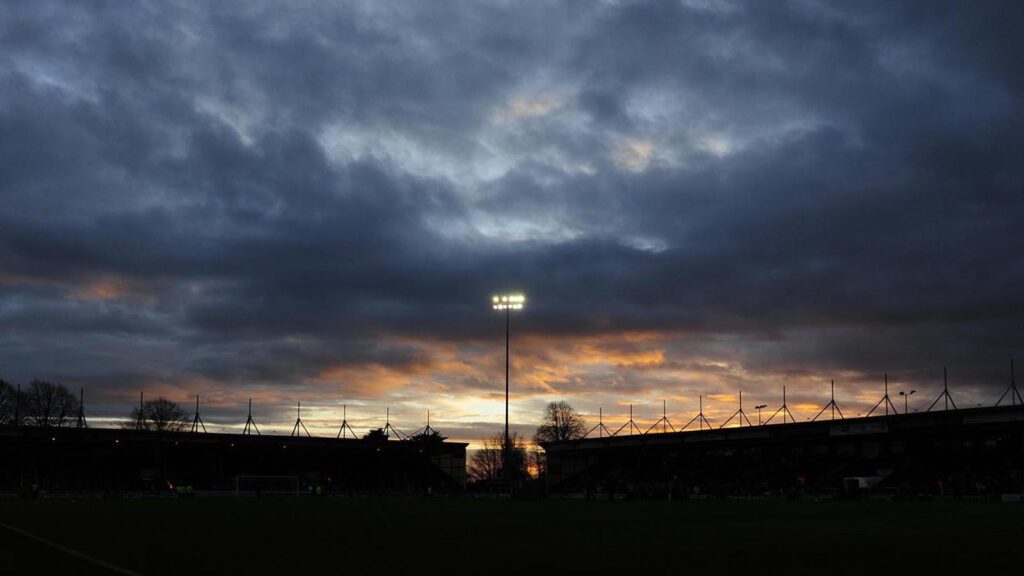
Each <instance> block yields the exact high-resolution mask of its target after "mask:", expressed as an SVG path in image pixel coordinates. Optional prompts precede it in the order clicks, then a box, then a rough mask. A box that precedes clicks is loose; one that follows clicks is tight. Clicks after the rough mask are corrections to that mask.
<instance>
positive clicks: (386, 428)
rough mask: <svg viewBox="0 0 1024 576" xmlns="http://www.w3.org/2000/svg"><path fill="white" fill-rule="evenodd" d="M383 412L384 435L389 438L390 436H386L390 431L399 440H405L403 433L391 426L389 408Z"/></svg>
mask: <svg viewBox="0 0 1024 576" xmlns="http://www.w3.org/2000/svg"><path fill="white" fill-rule="evenodd" d="M384 410H385V412H384V435H385V436H390V434H388V432H389V431H390V432H394V433H395V436H397V437H398V439H399V440H405V439H406V438H408V436H406V434H405V433H403V432H402V431H401V430H399V429H398V428H395V427H394V426H392V425H391V407H390V406H389V407H386V408H385V409H384Z"/></svg>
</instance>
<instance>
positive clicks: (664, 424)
mask: <svg viewBox="0 0 1024 576" xmlns="http://www.w3.org/2000/svg"><path fill="white" fill-rule="evenodd" d="M658 424H661V433H662V434H664V433H666V432H668V429H669V428H671V429H672V431H673V432H675V431H676V427H675V426H673V425H672V422H671V421H670V420H669V419H668V412H667V410H666V403H665V400H662V401H661V418H659V419H658V421H657V422H655V423H654V424H651V427H650V428H648V429H647V432H644V434H647V433H648V432H650V431H651V430H654V429H655V428H657V427H658Z"/></svg>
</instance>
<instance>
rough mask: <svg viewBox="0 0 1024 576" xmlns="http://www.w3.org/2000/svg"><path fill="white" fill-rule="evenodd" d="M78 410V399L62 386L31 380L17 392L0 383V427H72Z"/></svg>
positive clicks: (4, 383)
mask: <svg viewBox="0 0 1024 576" xmlns="http://www.w3.org/2000/svg"><path fill="white" fill-rule="evenodd" d="M80 408H81V405H80V404H79V399H78V397H77V396H75V394H73V393H72V392H71V390H69V389H68V387H67V386H64V385H63V384H57V383H53V382H46V381H44V380H33V381H32V382H30V383H29V385H28V386H27V387H25V388H24V389H21V390H19V389H18V388H17V387H16V386H13V385H11V384H10V383H9V382H6V381H4V380H0V425H12V424H23V425H27V426H45V427H55V428H60V427H62V426H68V425H71V424H74V423H75V421H76V419H77V418H78V412H79V409H80Z"/></svg>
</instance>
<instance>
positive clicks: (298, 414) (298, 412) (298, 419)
mask: <svg viewBox="0 0 1024 576" xmlns="http://www.w3.org/2000/svg"><path fill="white" fill-rule="evenodd" d="M300 427H301V428H302V432H305V433H306V436H309V435H310V434H309V430H306V425H305V424H304V423H303V422H302V402H299V403H298V404H296V406H295V428H292V437H295V436H302V433H301V432H300V431H299V428H300Z"/></svg>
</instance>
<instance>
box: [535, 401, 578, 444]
mask: <svg viewBox="0 0 1024 576" xmlns="http://www.w3.org/2000/svg"><path fill="white" fill-rule="evenodd" d="M583 430H584V425H583V418H582V417H581V416H580V415H579V414H578V413H577V412H576V410H575V409H574V408H573V407H572V406H571V405H569V403H568V402H566V401H565V400H560V401H558V402H551V403H549V404H548V405H547V407H546V408H545V409H544V419H543V421H542V422H541V425H540V426H538V427H537V432H536V433H535V434H534V436H533V440H534V442H537V443H540V442H558V441H562V440H575V439H577V438H579V437H581V436H583Z"/></svg>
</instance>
